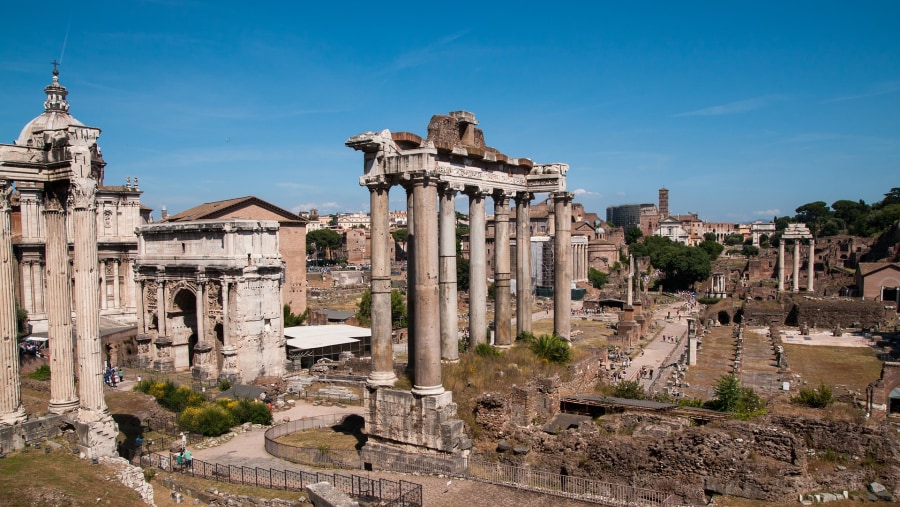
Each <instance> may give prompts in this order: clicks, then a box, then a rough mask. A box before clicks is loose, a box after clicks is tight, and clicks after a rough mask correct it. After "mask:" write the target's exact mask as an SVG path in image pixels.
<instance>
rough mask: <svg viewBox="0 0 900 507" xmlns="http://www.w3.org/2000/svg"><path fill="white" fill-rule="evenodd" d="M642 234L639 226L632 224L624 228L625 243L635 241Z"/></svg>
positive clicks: (628, 243)
mask: <svg viewBox="0 0 900 507" xmlns="http://www.w3.org/2000/svg"><path fill="white" fill-rule="evenodd" d="M643 235H644V233H643V232H642V231H641V228H640V227H637V226H634V225H633V226H631V227H629V228H628V229H625V244H627V245H631V244H633V243H637V241H638V240H639V239H641V237H642V236H643Z"/></svg>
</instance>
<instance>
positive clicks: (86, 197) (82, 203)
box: [69, 178, 97, 210]
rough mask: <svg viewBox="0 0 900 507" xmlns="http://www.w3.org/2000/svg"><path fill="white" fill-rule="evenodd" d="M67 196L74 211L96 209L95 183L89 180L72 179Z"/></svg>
mask: <svg viewBox="0 0 900 507" xmlns="http://www.w3.org/2000/svg"><path fill="white" fill-rule="evenodd" d="M69 196H70V197H71V199H72V205H73V207H74V208H75V209H89V210H92V209H96V207H97V182H96V181H94V180H93V179H91V178H72V186H71V192H70V193H69Z"/></svg>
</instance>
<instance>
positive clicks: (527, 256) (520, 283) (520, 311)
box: [516, 192, 532, 333]
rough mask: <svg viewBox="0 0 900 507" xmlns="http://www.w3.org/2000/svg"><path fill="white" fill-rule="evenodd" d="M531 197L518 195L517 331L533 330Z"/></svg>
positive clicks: (523, 194) (522, 193) (528, 194)
mask: <svg viewBox="0 0 900 507" xmlns="http://www.w3.org/2000/svg"><path fill="white" fill-rule="evenodd" d="M531 198H532V195H531V194H530V193H529V192H519V193H518V194H517V195H516V331H517V332H519V333H522V332H528V333H530V332H531Z"/></svg>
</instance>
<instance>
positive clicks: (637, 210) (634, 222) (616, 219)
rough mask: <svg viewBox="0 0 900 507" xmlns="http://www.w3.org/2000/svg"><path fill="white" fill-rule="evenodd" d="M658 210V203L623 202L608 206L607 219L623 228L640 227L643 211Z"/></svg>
mask: <svg viewBox="0 0 900 507" xmlns="http://www.w3.org/2000/svg"><path fill="white" fill-rule="evenodd" d="M651 209H652V210H654V211H655V210H656V205H655V204H652V203H647V204H621V205H618V206H607V208H606V221H607V222H608V223H611V224H613V225H615V226H616V227H621V228H622V229H630V228H631V227H640V225H641V211H642V210H651Z"/></svg>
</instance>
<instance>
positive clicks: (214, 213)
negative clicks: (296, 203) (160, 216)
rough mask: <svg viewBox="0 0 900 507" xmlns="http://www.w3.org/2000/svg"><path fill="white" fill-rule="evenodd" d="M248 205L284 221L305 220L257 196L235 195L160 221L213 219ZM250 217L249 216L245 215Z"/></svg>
mask: <svg viewBox="0 0 900 507" xmlns="http://www.w3.org/2000/svg"><path fill="white" fill-rule="evenodd" d="M250 205H257V206H260V207H262V208H266V209H268V210H270V211H273V212H275V213H277V214H279V215H282V216H283V217H284V221H296V222H305V220H304V219H303V218H301V217H300V216H299V215H297V214H295V213H291V212H290V211H288V210H286V209H284V208H279V207H278V206H275V205H274V204H271V203H268V202H266V201H263V200H262V199H260V198H259V197H254V196H252V195H251V196H247V197H237V198H235V199H226V200H224V201H215V202H208V203H205V204H201V205H199V206H195V207H193V208H191V209H187V210H184V211H182V212H181V213H177V214H175V215H170V216H169V217H167V218H166V219H165V220H161V222H193V221H195V220H214V219H216V218H221V217H222V216H224V215H225V214H227V213H229V212H231V211H234V210H236V209H240V208H243V207H246V206H250ZM247 218H251V217H247Z"/></svg>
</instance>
